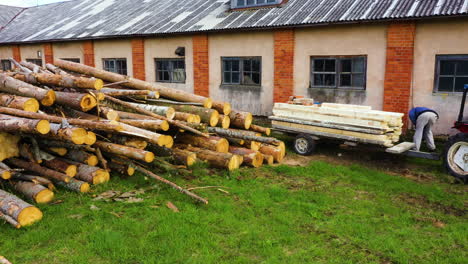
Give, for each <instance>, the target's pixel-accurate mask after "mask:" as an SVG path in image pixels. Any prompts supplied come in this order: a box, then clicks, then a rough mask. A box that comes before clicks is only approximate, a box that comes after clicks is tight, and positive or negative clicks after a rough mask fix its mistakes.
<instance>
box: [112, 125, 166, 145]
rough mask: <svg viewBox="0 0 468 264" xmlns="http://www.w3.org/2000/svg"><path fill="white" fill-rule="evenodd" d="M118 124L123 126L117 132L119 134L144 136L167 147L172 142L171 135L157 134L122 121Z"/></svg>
mask: <svg viewBox="0 0 468 264" xmlns="http://www.w3.org/2000/svg"><path fill="white" fill-rule="evenodd" d="M120 126H121V127H122V128H123V130H122V131H121V132H119V133H121V134H126V135H132V136H137V137H141V138H145V139H147V140H148V141H149V142H151V143H153V144H157V145H160V146H167V147H169V148H170V147H171V146H172V145H173V144H174V140H173V139H172V137H171V136H167V135H162V134H158V133H156V132H152V131H148V130H146V129H142V128H138V127H134V126H131V125H127V124H124V123H120Z"/></svg>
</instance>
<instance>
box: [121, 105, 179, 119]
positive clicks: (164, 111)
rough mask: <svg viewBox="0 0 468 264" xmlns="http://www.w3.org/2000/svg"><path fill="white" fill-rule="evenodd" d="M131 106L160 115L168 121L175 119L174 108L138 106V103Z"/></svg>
mask: <svg viewBox="0 0 468 264" xmlns="http://www.w3.org/2000/svg"><path fill="white" fill-rule="evenodd" d="M130 104H131V105H133V106H134V107H138V108H141V109H144V110H146V111H150V112H153V113H155V114H157V115H160V116H165V117H166V118H168V119H170V120H171V119H174V116H175V110H174V108H172V107H168V106H157V105H147V104H136V103H130ZM117 110H121V111H127V112H129V111H130V112H131V111H133V110H132V109H127V108H125V107H123V108H121V109H118V108H117Z"/></svg>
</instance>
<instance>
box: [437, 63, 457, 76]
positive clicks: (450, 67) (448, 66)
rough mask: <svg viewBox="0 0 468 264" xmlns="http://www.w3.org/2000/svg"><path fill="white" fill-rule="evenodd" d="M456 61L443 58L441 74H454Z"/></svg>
mask: <svg viewBox="0 0 468 264" xmlns="http://www.w3.org/2000/svg"><path fill="white" fill-rule="evenodd" d="M455 63H456V62H455V61H448V60H442V61H440V75H454V74H455Z"/></svg>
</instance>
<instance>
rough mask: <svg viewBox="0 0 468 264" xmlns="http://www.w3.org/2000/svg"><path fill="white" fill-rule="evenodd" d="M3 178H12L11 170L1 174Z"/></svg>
mask: <svg viewBox="0 0 468 264" xmlns="http://www.w3.org/2000/svg"><path fill="white" fill-rule="evenodd" d="M1 177H2V179H4V180H8V179H11V172H9V171H4V172H3V173H2V175H1Z"/></svg>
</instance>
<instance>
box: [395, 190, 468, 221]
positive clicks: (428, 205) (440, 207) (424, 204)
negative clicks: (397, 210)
mask: <svg viewBox="0 0 468 264" xmlns="http://www.w3.org/2000/svg"><path fill="white" fill-rule="evenodd" d="M395 200H396V202H404V203H406V204H409V205H411V206H413V207H416V208H419V209H431V210H433V211H439V212H442V213H443V214H446V215H453V216H459V217H460V216H465V215H466V214H467V211H468V210H466V209H459V208H456V207H453V206H449V205H444V204H441V203H438V202H432V201H429V200H428V199H427V198H426V197H424V196H416V195H411V194H401V195H399V196H398V197H397V198H396V199H395Z"/></svg>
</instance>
